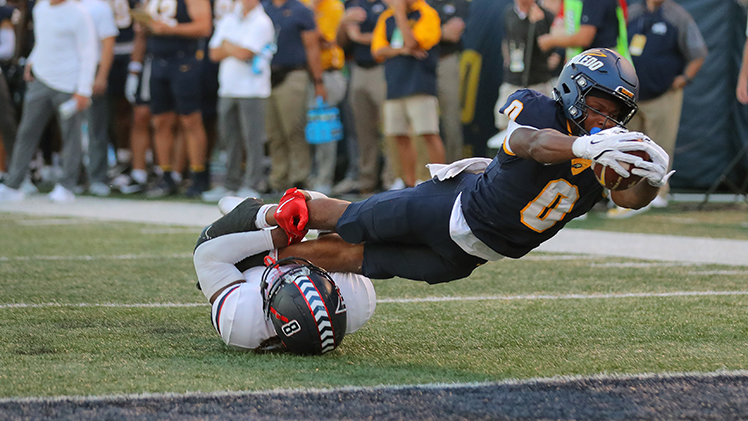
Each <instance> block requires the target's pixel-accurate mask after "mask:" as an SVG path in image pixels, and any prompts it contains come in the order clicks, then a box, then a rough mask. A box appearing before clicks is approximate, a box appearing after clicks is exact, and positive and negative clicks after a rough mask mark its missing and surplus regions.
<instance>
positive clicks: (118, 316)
mask: <svg viewBox="0 0 748 421" xmlns="http://www.w3.org/2000/svg"><path fill="white" fill-rule="evenodd" d="M719 213H723V214H722V215H720V216H716V215H712V214H711V213H705V214H700V215H701V217H700V218H697V219H698V220H697V221H696V222H690V223H689V224H687V231H688V232H689V233H690V234H689V235H698V233H699V232H702V233H704V234H711V235H710V236H714V235H715V233H716V234H719V232H717V229H718V228H716V227H717V226H719V225H720V224H724V225H727V226H731V227H732V228H729V229H727V228H726V229H725V231H729V230H735V226H740V224H741V223H742V222H740V221H741V219H740V218H745V214H744V213H742V214H740V213H737V214H736V212H729V211H719ZM696 216H698V215H696ZM696 216H693V217H692V216H684V215H683V214H680V215H678V214H676V213H675V212H672V213H671V212H670V211H669V210H668V211H665V212H654V211H653V212H652V213H651V214H645V215H642V216H641V217H638V218H636V219H632V220H630V221H628V223H629V224H630V225H631V226H632V227H635V226H641V227H642V232H647V229H645V228H644V227H646V225H647V220H645V217H646V218H665V220H667V219H668V218H669V219H670V220H672V219H673V218H684V217H688V218H691V219H694V218H695V217H696ZM731 218H732V219H731ZM39 219H40V218H32V217H27V216H21V215H13V214H0V232H2V236H0V258H2V259H0V297H2V298H0V304H8V303H27V304H33V303H49V302H56V303H59V304H61V306H60V307H33V308H32V307H13V308H8V307H6V308H0V326H2V328H0V332H1V333H0V397H10V396H54V395H89V394H91V395H101V394H113V393H140V392H185V391H196V390H201V391H215V390H266V389H272V388H300V387H332V386H345V385H377V384H418V383H433V382H469V381H486V380H501V379H507V378H529V377H538V376H540V377H546V376H554V375H584V374H596V373H641V372H664V371H669V372H671V371H714V370H718V369H748V357H746V349H748V323H747V322H748V296H745V295H735V296H700V297H694V296H692V297H644V298H608V299H603V298H599V299H557V300H552V299H534V300H529V299H521V300H479V301H452V302H422V303H380V304H378V306H377V310H376V313H375V315H374V317H373V318H372V319H371V320H370V322H369V323H368V324H367V325H366V326H365V327H364V328H363V329H362V330H360V331H359V332H357V333H355V334H352V335H349V336H348V337H346V339H345V341H344V342H343V344H342V346H341V347H340V348H339V349H338V350H336V351H335V352H333V353H331V354H328V355H326V356H323V357H311V358H310V357H296V356H291V355H257V354H254V353H246V352H237V351H233V350H230V349H228V348H227V347H226V346H224V345H223V343H222V342H221V340H220V339H219V338H218V336H217V335H216V333H215V332H214V330H213V327H212V326H211V323H210V320H209V307H208V306H207V305H206V306H198V307H166V308H164V307H156V308H143V307H137V308H121V307H119V308H115V307H97V306H87V307H78V306H74V305H75V304H79V303H87V304H96V303H119V304H137V303H166V302H170V303H202V302H203V301H204V298H203V297H202V294H201V293H200V292H199V291H197V290H196V289H195V286H194V285H195V274H194V269H193V267H192V260H191V258H190V253H191V251H192V248H193V246H194V241H195V239H196V237H197V234H198V232H199V229H194V230H191V229H174V230H171V231H170V230H168V229H166V230H165V228H168V227H164V226H151V225H145V224H129V223H102V222H85V221H83V223H79V224H68V225H30V224H27V222H29V221H31V222H33V221H38V220H39ZM45 219H46V218H45ZM651 220H655V219H651ZM743 220H744V219H743ZM624 223H625V221H603V220H602V219H600V218H597V217H596V216H593V217H590V218H589V219H588V220H587V221H581V222H579V223H575V225H576V226H577V227H578V228H592V229H609V230H616V227H619V228H620V229H619V230H621V231H625V230H626V229H625V226H624V225H623V224H624ZM731 224H732V225H731ZM684 225H685V224H681V223H679V222H677V219H676V222H666V221H665V222H663V221H660V222H659V223H658V224H657V230H658V232H660V230H662V231H664V232H662V233H665V234H676V235H682V234H684V231H685V230H686V228H684ZM193 231H194V232H193ZM649 231H650V232H651V231H652V229H649ZM740 235H742V233H739V234H738V236H734V235H733V236H730V235H725V237H729V238H743V237H740ZM705 236H706V235H705ZM534 255H535V256H542V255H540V254H534ZM34 256H55V257H53V258H45V259H38V258H37V259H33V257H34ZM81 256H90V258H88V257H81ZM123 256H124V257H123ZM127 256H129V257H127ZM531 256H532V255H531ZM27 257H30V259H26V258H27ZM125 257H127V258H125ZM632 261H633V260H631V259H623V258H607V259H603V258H590V257H586V256H580V257H579V258H577V259H571V260H537V259H524V260H523V259H520V260H517V261H512V260H508V259H507V260H504V261H500V262H494V263H490V264H487V265H484V266H483V267H480V268H478V269H477V270H476V272H475V273H474V274H473V276H471V277H470V278H469V279H466V280H462V281H458V282H452V283H448V284H443V285H436V286H429V285H426V284H424V283H419V282H412V281H406V280H402V279H393V280H381V281H375V282H374V285H375V287H376V290H377V295H378V297H379V298H380V299H387V298H409V297H434V296H470V297H472V296H491V295H498V296H516V295H531V294H546V295H552V296H559V295H564V294H604V293H629V292H674V291H707V290H714V291H746V290H748V289H747V288H746V287H745V285H746V283H747V282H748V275H746V274H735V275H707V274H702V273H701V272H706V271H714V270H742V271H746V270H748V268H746V267H742V268H741V267H738V268H736V267H726V266H719V265H700V266H695V265H694V266H688V265H686V266H649V267H638V268H634V267H622V268H615V267H603V266H600V264H602V263H611V262H621V263H623V262H632ZM65 304H70V305H65Z"/></svg>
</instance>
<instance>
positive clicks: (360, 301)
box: [194, 192, 377, 351]
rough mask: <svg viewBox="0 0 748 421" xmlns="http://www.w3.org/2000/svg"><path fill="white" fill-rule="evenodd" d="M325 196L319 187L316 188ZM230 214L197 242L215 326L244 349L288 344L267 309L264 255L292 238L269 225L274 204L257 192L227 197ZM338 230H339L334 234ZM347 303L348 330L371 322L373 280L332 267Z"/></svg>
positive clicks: (198, 266) (197, 264)
mask: <svg viewBox="0 0 748 421" xmlns="http://www.w3.org/2000/svg"><path fill="white" fill-rule="evenodd" d="M310 193H311V194H315V195H318V196H315V197H325V196H324V195H321V194H320V193H317V192H310ZM218 206H219V208H220V209H221V212H222V213H223V214H224V215H225V216H224V217H222V218H221V219H219V220H217V221H215V222H214V223H213V224H211V225H209V226H208V227H206V228H205V229H204V230H203V233H202V234H201V235H200V238H199V239H198V243H197V246H196V247H195V255H194V264H195V272H196V273H197V278H198V284H199V286H200V289H201V291H202V292H203V294H204V295H205V298H206V299H207V300H208V301H209V302H210V303H211V305H212V311H211V316H212V317H211V319H212V321H213V326H214V327H215V329H216V331H217V332H218V334H219V335H220V336H221V339H223V341H224V343H226V344H227V345H229V346H230V347H232V348H236V349H241V350H258V351H267V350H273V349H275V350H282V349H283V347H282V346H280V347H278V342H279V340H278V337H277V335H276V332H275V329H274V327H273V323H272V321H271V320H268V319H266V318H265V315H264V314H263V298H262V297H263V293H264V291H262V290H261V281H262V275H263V272H264V271H265V267H264V266H263V258H264V257H265V256H267V255H269V256H270V257H272V258H274V259H277V253H278V250H277V248H276V247H279V246H284V245H286V244H287V241H288V240H287V238H288V237H287V236H286V234H285V232H284V231H283V230H282V229H279V228H278V227H275V228H273V227H269V226H268V225H267V220H266V214H267V211H268V210H269V209H271V208H272V205H263V203H262V200H260V199H255V198H247V199H244V198H239V197H224V198H223V199H221V201H220V202H219V204H218ZM330 236H337V234H330ZM330 277H331V278H332V279H333V281H334V283H335V285H336V286H337V287H338V289H339V290H340V295H341V296H342V297H343V301H344V303H345V308H346V313H347V315H346V316H347V317H346V335H348V334H351V333H353V332H355V331H357V330H358V329H360V328H361V327H363V326H364V324H366V322H367V321H368V320H369V319H370V318H371V316H372V315H373V314H374V311H375V309H376V305H377V297H376V292H375V291H374V286H373V285H372V283H371V280H370V279H369V278H367V277H365V276H362V275H356V274H353V273H330Z"/></svg>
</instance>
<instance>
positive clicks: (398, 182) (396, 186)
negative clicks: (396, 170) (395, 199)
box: [389, 178, 405, 190]
mask: <svg viewBox="0 0 748 421" xmlns="http://www.w3.org/2000/svg"><path fill="white" fill-rule="evenodd" d="M404 188H405V181H403V179H402V178H397V179H395V182H394V183H392V185H391V186H390V188H389V190H402V189H404Z"/></svg>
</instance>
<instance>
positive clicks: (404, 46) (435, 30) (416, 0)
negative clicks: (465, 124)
mask: <svg viewBox="0 0 748 421" xmlns="http://www.w3.org/2000/svg"><path fill="white" fill-rule="evenodd" d="M396 17H397V19H396ZM398 22H403V23H398ZM408 22H412V24H408ZM440 25H441V21H440V20H439V14H438V13H437V12H436V10H434V9H433V8H432V7H430V6H429V5H428V4H426V2H425V0H393V1H392V2H390V8H389V9H387V10H385V11H384V12H383V13H382V14H381V15H380V16H379V20H378V21H377V26H376V27H375V28H374V32H373V34H372V42H371V52H372V55H373V56H374V59H375V60H377V61H384V76H385V79H386V81H387V100H386V101H385V103H384V134H385V136H392V137H394V139H395V143H396V144H397V151H398V154H399V155H400V164H401V166H402V173H403V179H404V181H405V184H406V186H408V187H412V186H414V185H415V184H416V160H417V154H416V149H415V146H414V144H413V141H412V137H411V136H422V137H423V139H424V140H425V141H426V147H427V150H428V156H429V161H430V162H431V163H443V162H444V159H445V157H444V154H445V152H444V144H443V143H442V140H441V137H440V136H439V106H438V100H437V96H436V95H437V85H436V68H437V65H438V63H439V47H438V44H439V40H440V39H441V26H440Z"/></svg>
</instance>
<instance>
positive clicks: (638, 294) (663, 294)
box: [0, 291, 748, 309]
mask: <svg viewBox="0 0 748 421" xmlns="http://www.w3.org/2000/svg"><path fill="white" fill-rule="evenodd" d="M736 295H748V291H674V292H629V293H618V294H564V295H544V294H530V295H486V296H476V297H423V298H380V299H378V300H377V304H389V303H398V304H401V303H433V302H449V301H519V300H589V299H605V298H665V297H711V296H736ZM209 305H210V304H208V303H134V304H118V303H77V304H76V303H37V304H26V303H8V304H0V309H3V308H40V307H118V308H139V307H148V308H152V307H202V306H206V307H207V306H209Z"/></svg>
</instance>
